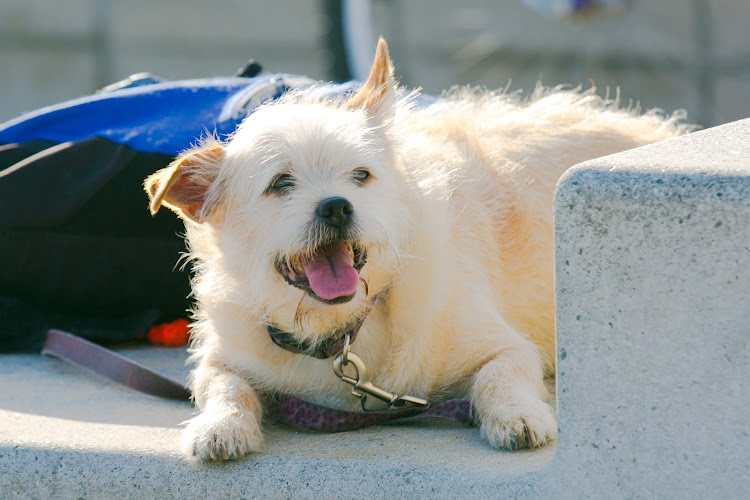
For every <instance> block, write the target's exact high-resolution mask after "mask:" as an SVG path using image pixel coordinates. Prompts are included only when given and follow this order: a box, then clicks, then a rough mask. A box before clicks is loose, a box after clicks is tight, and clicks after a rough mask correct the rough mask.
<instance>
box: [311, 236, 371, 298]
mask: <svg viewBox="0 0 750 500" xmlns="http://www.w3.org/2000/svg"><path fill="white" fill-rule="evenodd" d="M302 267H303V268H304V270H305V274H306V275H307V279H308V280H309V281H310V288H312V291H313V292H315V295H317V296H318V297H320V298H321V299H324V300H333V299H337V298H339V297H346V296H347V295H351V294H353V293H354V292H355V291H356V290H357V285H358V284H359V274H357V270H356V269H354V261H353V260H352V257H351V254H349V250H348V249H347V248H346V243H344V242H343V241H339V242H338V243H335V244H333V245H332V246H330V247H326V248H323V249H321V250H319V251H318V253H316V254H315V255H313V258H312V260H309V261H307V262H305V263H303V264H302Z"/></svg>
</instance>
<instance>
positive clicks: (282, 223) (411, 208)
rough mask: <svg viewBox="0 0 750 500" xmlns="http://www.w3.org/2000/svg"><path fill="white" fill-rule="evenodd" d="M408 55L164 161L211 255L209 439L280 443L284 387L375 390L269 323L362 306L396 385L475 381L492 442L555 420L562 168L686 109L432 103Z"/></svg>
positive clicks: (348, 312)
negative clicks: (410, 84) (339, 93)
mask: <svg viewBox="0 0 750 500" xmlns="http://www.w3.org/2000/svg"><path fill="white" fill-rule="evenodd" d="M392 75H393V72H392V70H391V65H390V62H389V59H388V50H387V46H386V44H385V42H384V41H383V40H382V39H381V40H380V41H379V43H378V46H377V51H376V56H375V61H374V64H373V67H372V71H371V73H370V76H369V78H368V79H367V81H366V82H365V83H364V84H363V86H362V87H361V89H360V90H359V92H357V93H356V94H355V95H353V96H350V97H349V98H338V99H337V98H327V99H326V98H321V97H315V96H313V95H311V94H310V93H305V92H304V91H301V92H291V93H289V95H287V96H285V97H282V98H281V99H279V100H278V101H277V102H274V103H270V104H265V105H263V106H261V107H260V108H259V109H258V110H257V111H255V112H254V113H253V114H251V115H250V116H248V117H247V119H246V120H245V121H244V122H243V123H242V125H241V126H240V128H239V130H238V131H237V132H236V134H235V135H234V136H233V137H232V138H231V140H230V141H228V142H227V143H225V144H222V143H219V142H211V141H205V142H204V143H203V144H201V145H200V146H198V147H196V148H194V149H193V150H191V151H188V152H187V153H185V154H184V155H182V156H181V157H180V158H178V159H177V160H176V161H175V162H174V163H173V164H172V165H171V166H169V167H168V168H166V169H164V170H161V171H159V172H157V173H155V174H154V175H152V176H151V177H149V178H148V179H147V181H146V190H147V192H148V193H149V195H150V197H151V210H152V212H154V213H155V212H156V210H158V209H159V207H160V206H161V205H162V204H164V205H165V206H167V207H169V208H171V209H172V210H174V211H175V212H176V213H177V214H178V215H180V216H181V217H183V218H184V219H185V222H186V226H187V235H188V240H189V244H190V249H191V252H192V253H191V256H192V257H193V258H194V259H195V269H196V278H195V281H194V283H193V290H194V293H195V297H196V299H197V303H198V308H197V321H196V322H195V323H194V325H193V338H194V343H193V348H192V349H193V353H194V356H193V357H194V361H195V362H196V363H197V366H196V367H195V369H194V370H193V372H192V374H191V386H192V389H193V393H194V395H195V401H196V403H197V405H198V408H199V409H200V410H201V412H200V414H198V415H197V416H196V417H195V418H193V419H192V420H191V421H190V422H189V424H188V426H187V428H186V429H185V431H184V444H185V447H186V451H187V453H188V454H189V455H197V456H198V457H200V458H202V459H218V460H221V459H228V458H237V457H241V456H243V455H245V454H248V453H253V452H257V451H260V450H262V449H263V434H262V432H261V414H262V404H261V397H262V396H263V395H266V394H274V393H287V394H292V395H296V396H299V397H302V398H304V399H307V400H309V401H313V402H317V403H320V404H324V405H328V406H333V407H337V408H341V409H357V408H358V407H359V401H358V400H357V399H356V398H354V397H353V396H352V395H351V394H350V393H349V390H350V389H351V386H349V385H347V384H345V383H343V382H342V381H341V380H339V379H338V378H337V377H336V376H335V375H334V374H333V372H332V369H331V361H330V360H326V359H316V358H314V357H311V356H306V355H304V354H299V353H294V352H290V351H288V350H285V349H282V348H281V347H279V346H278V345H276V344H275V343H274V342H273V341H272V339H271V338H270V337H269V333H268V332H267V326H268V325H272V326H273V327H274V328H276V329H278V330H280V331H283V332H287V333H289V334H291V336H292V337H293V339H294V340H296V341H297V342H299V343H300V344H303V345H306V346H307V347H309V348H310V349H313V348H314V347H315V346H319V345H322V344H323V343H324V342H325V341H326V340H328V339H337V340H339V338H340V337H341V336H342V335H343V333H342V332H344V331H346V330H347V329H348V328H350V327H351V325H352V324H354V323H356V322H358V321H359V320H360V319H362V318H365V320H364V324H363V326H362V328H361V331H360V332H359V334H358V336H357V337H356V341H355V342H354V343H353V344H352V351H353V352H355V353H356V354H357V355H359V356H360V357H361V358H362V360H363V361H364V363H365V364H366V366H367V369H368V372H369V373H370V375H371V379H372V381H373V382H374V383H375V384H376V385H377V386H379V387H382V388H384V389H386V390H388V391H391V392H394V393H398V394H409V395H412V396H415V397H420V398H424V399H427V400H429V401H432V402H434V401H439V400H442V399H447V398H453V397H461V398H469V399H470V400H471V402H472V404H473V406H474V409H475V414H476V416H477V419H478V421H479V425H480V426H481V435H482V436H483V437H484V438H485V439H486V440H487V441H488V442H489V443H490V444H491V445H492V446H496V447H501V448H511V449H512V448H518V447H535V446H541V445H543V444H544V443H546V442H548V441H549V440H552V439H554V438H555V436H556V434H557V426H556V422H555V415H554V412H553V411H552V410H551V408H550V406H549V405H548V404H547V403H546V402H545V400H546V398H547V391H546V389H545V386H544V383H543V377H544V375H545V374H547V375H551V374H553V373H554V366H555V345H554V303H553V279H552V277H553V269H552V267H553V266H552V198H553V190H554V187H555V183H556V182H557V180H558V178H559V177H560V175H561V174H562V173H563V172H564V171H565V170H566V169H567V168H569V167H570V166H572V165H575V164H577V163H579V162H582V161H584V160H587V159H591V158H596V157H599V156H603V155H608V154H611V153H616V152H618V151H623V150H626V149H629V148H633V147H636V146H640V145H643V144H647V143H652V142H656V141H660V140H662V139H667V138H670V137H674V136H676V135H679V134H681V133H683V132H684V131H685V130H686V129H685V127H683V126H681V125H679V124H677V123H676V121H677V120H676V119H675V118H670V119H665V118H663V117H661V116H659V115H658V114H656V113H650V114H646V115H640V116H639V115H637V114H636V113H632V112H630V111H626V110H618V109H617V106H616V104H613V103H607V102H604V101H603V100H602V99H600V98H599V97H596V96H595V95H594V94H592V93H589V92H587V93H579V92H576V91H564V90H549V89H543V88H538V89H537V90H536V91H535V92H534V94H533V95H532V96H531V97H529V98H528V99H526V100H521V99H520V98H519V97H518V96H517V95H507V94H504V93H500V94H496V93H492V92H486V91H475V90H468V89H464V90H456V91H453V92H452V93H449V94H447V95H446V96H444V97H442V98H441V99H439V100H438V101H437V102H436V103H435V104H432V105H430V106H429V107H425V108H418V107H416V106H414V105H413V97H414V94H413V93H412V94H409V93H406V92H404V91H403V90H402V89H400V88H398V87H397V85H396V84H395V82H394V81H393V76H392ZM375 295H377V296H378V301H377V302H376V303H375V304H374V305H372V298H373V297H374V296H375Z"/></svg>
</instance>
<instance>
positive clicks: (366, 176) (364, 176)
mask: <svg viewBox="0 0 750 500" xmlns="http://www.w3.org/2000/svg"><path fill="white" fill-rule="evenodd" d="M352 179H354V182H356V183H357V184H359V185H360V186H364V185H365V184H367V183H368V182H370V181H371V180H372V174H371V173H370V171H369V170H367V169H366V168H358V169H357V170H355V171H354V173H352Z"/></svg>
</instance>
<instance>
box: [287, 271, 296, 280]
mask: <svg viewBox="0 0 750 500" xmlns="http://www.w3.org/2000/svg"><path fill="white" fill-rule="evenodd" d="M287 276H289V279H290V280H292V281H297V275H296V274H295V273H292V272H290V273H288V274H287Z"/></svg>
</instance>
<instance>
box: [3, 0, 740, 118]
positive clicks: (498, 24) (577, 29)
mask: <svg viewBox="0 0 750 500" xmlns="http://www.w3.org/2000/svg"><path fill="white" fill-rule="evenodd" d="M592 3H595V2H586V1H583V0H570V1H565V0H461V1H455V0H373V1H372V2H371V3H370V2H366V1H364V0H349V1H346V0H211V1H207V0H119V1H118V0H0V68H2V69H0V122H2V121H5V120H8V119H10V118H13V117H15V116H17V115H19V114H21V113H23V112H25V111H30V110H33V109H36V108H39V107H42V106H45V105H49V104H54V103H56V102H60V101H63V100H68V99H71V98H74V97H78V96H81V95H86V94H90V93H92V92H94V91H95V90H96V89H98V88H101V87H103V86H105V85H107V84H109V83H112V82H114V81H117V80H120V79H123V78H125V77H127V76H129V75H130V74H133V73H138V72H151V73H154V74H156V75H159V76H161V77H164V78H167V79H185V78H198V77H207V76H220V75H232V74H234V73H235V71H236V70H237V69H238V68H240V67H242V66H243V65H244V64H245V63H246V61H247V60H248V59H249V58H254V59H256V60H257V61H259V62H260V63H261V64H262V65H263V67H264V69H265V70H266V71H270V72H286V73H295V74H302V75H308V76H311V77H314V78H316V79H322V80H334V81H341V80H346V79H348V78H350V77H355V78H356V77H358V76H360V75H361V72H362V71H364V70H363V69H362V68H363V67H364V66H366V63H363V62H362V61H365V60H367V62H369V58H370V57H371V55H372V51H373V47H374V42H375V39H376V37H377V35H380V34H382V35H384V36H385V37H386V39H387V40H388V42H389V45H390V47H391V56H392V58H393V60H394V63H395V67H396V72H397V74H398V76H399V77H400V78H401V81H402V82H403V83H404V84H406V85H409V86H421V87H423V88H424V89H425V91H426V92H429V93H438V92H440V91H441V90H442V89H445V88H447V87H449V86H451V85H453V84H457V83H460V84H476V85H484V86H486V87H489V88H500V87H506V86H508V85H509V89H510V90H517V89H523V90H524V91H529V90H531V89H533V87H534V85H535V82H536V81H538V80H541V81H542V82H543V83H544V84H545V85H557V84H563V83H567V84H572V85H574V86H576V85H582V86H584V87H589V86H591V85H592V84H594V85H596V87H597V89H598V92H599V93H601V94H602V95H603V94H604V93H605V91H606V88H607V87H610V89H611V90H610V95H614V88H615V87H617V86H619V87H620V93H621V96H622V98H623V100H624V102H625V103H627V102H628V101H629V100H630V99H632V100H633V101H640V103H641V104H642V106H643V107H644V108H653V107H659V108H662V109H665V110H666V111H667V112H671V111H674V110H675V109H686V110H687V111H688V117H689V121H691V122H694V123H699V124H701V125H703V126H712V125H717V124H721V123H725V122H728V121H733V120H737V119H740V118H745V117H748V116H750V0H651V1H646V0H632V1H625V0H622V1H616V0H610V1H608V2H606V1H605V2H601V3H604V4H607V6H605V7H603V8H599V9H593V10H592V9H585V11H583V10H579V9H581V8H582V6H585V5H587V4H592ZM344 20H349V22H348V23H347V22H345V21H344ZM509 82H510V83H509Z"/></svg>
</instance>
